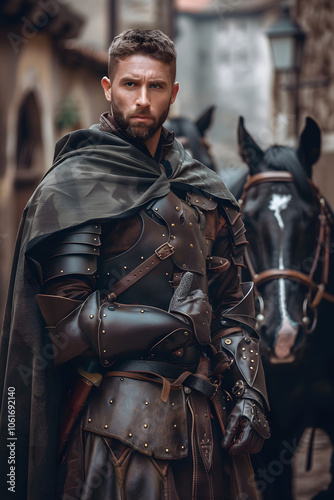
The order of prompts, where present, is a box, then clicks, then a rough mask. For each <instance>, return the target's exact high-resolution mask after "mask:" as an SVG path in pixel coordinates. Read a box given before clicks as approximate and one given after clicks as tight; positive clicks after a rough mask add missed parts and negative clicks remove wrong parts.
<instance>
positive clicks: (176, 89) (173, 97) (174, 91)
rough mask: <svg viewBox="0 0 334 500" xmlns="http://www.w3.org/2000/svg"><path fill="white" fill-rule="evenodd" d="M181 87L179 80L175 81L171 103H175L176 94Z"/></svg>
mask: <svg viewBox="0 0 334 500" xmlns="http://www.w3.org/2000/svg"><path fill="white" fill-rule="evenodd" d="M179 88H180V84H179V82H175V83H173V89H172V97H171V100H170V103H171V104H174V102H175V99H176V96H177V93H178V91H179Z"/></svg>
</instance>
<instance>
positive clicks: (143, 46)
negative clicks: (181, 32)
mask: <svg viewBox="0 0 334 500" xmlns="http://www.w3.org/2000/svg"><path fill="white" fill-rule="evenodd" d="M135 54H141V55H145V56H149V57H152V58H153V59H157V60H159V61H163V62H165V63H167V64H170V66H171V69H172V76H173V82H174V80H175V76H176V50H175V46H174V43H173V42H172V40H171V39H170V38H169V37H168V36H167V35H165V33H163V32H162V31H160V30H144V29H128V30H125V31H123V32H122V33H120V34H119V35H117V36H116V37H115V38H114V39H113V41H112V43H111V45H110V47H109V50H108V56H109V58H108V74H109V78H110V80H112V79H113V74H114V69H115V66H116V65H117V62H118V61H119V60H120V59H125V58H126V57H129V56H132V55H135Z"/></svg>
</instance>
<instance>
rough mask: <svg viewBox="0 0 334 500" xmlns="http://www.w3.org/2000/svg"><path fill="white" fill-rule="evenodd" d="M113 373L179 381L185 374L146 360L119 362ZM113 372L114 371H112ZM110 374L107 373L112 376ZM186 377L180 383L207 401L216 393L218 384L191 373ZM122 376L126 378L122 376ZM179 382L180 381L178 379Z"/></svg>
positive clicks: (171, 366)
mask: <svg viewBox="0 0 334 500" xmlns="http://www.w3.org/2000/svg"><path fill="white" fill-rule="evenodd" d="M113 368H114V369H115V371H117V372H118V371H123V372H135V373H142V372H145V373H151V374H152V373H154V374H156V375H160V376H162V377H166V378H172V379H179V378H180V377H181V376H182V374H183V373H185V370H184V368H179V367H177V366H173V365H169V364H167V363H160V362H157V361H146V360H129V361H119V362H117V363H115V364H114V365H113ZM113 371H114V370H113ZM113 371H112V372H109V373H110V375H108V376H112V374H113ZM186 373H187V377H186V378H185V379H183V380H182V383H183V384H184V385H185V386H186V387H189V388H190V389H195V390H196V391H198V392H201V393H202V394H204V395H205V396H206V397H208V398H209V399H212V398H213V397H214V396H215V394H216V393H217V391H218V388H219V386H218V384H212V383H211V382H209V381H208V380H206V379H205V378H203V377H201V376H200V375H196V374H194V373H191V372H186ZM124 376H127V375H125V374H124ZM179 380H180V379H179Z"/></svg>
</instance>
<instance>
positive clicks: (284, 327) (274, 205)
mask: <svg viewBox="0 0 334 500" xmlns="http://www.w3.org/2000/svg"><path fill="white" fill-rule="evenodd" d="M291 198H292V195H291V194H288V195H281V194H277V193H274V194H273V195H272V197H271V200H270V202H269V205H268V208H269V210H271V211H272V212H273V213H274V217H275V219H276V220H277V222H278V225H279V228H280V229H281V231H283V230H284V223H283V219H282V216H281V212H282V211H283V210H286V209H287V208H288V205H289V203H290V200H291ZM280 241H282V240H280ZM278 267H279V269H280V270H283V269H284V263H283V248H282V244H280V249H279V261H278ZM278 290H279V308H280V312H281V325H280V327H279V330H278V338H277V342H276V346H275V352H276V355H277V357H278V358H280V359H282V358H286V357H287V356H289V354H290V349H291V348H292V347H293V345H294V340H295V338H296V335H297V333H298V326H297V323H295V322H294V321H293V320H292V319H291V317H290V315H289V313H288V311H287V308H286V290H285V280H284V279H283V278H281V279H280V280H278Z"/></svg>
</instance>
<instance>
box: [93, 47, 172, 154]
mask: <svg viewBox="0 0 334 500" xmlns="http://www.w3.org/2000/svg"><path fill="white" fill-rule="evenodd" d="M102 86H103V88H104V91H105V95H106V98H107V100H108V101H110V102H111V109H112V113H113V115H114V117H115V119H116V121H117V122H118V123H119V125H121V127H122V128H123V130H124V131H125V132H126V133H127V134H128V136H129V137H131V138H133V139H135V140H141V141H143V142H144V143H145V144H147V145H149V144H151V143H152V140H153V142H154V143H155V142H156V143H157V141H156V139H157V140H159V137H160V130H161V126H162V124H163V122H164V121H165V119H166V118H167V115H168V112H169V108H170V105H171V104H173V102H174V101H175V98H176V95H177V92H178V89H179V86H178V83H173V81H172V69H171V66H170V65H169V64H166V63H164V62H162V61H159V60H156V59H153V58H152V57H148V56H144V55H133V56H129V57H127V58H126V59H121V60H120V61H119V62H118V63H117V66H116V68H115V70H114V78H113V81H112V82H111V81H110V80H109V79H108V78H106V77H105V78H103V80H102Z"/></svg>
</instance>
